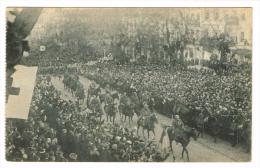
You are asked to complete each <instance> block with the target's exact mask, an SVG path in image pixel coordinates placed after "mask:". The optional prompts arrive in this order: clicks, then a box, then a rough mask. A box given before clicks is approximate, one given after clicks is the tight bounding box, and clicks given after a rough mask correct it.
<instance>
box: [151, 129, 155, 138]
mask: <svg viewBox="0 0 260 168" xmlns="http://www.w3.org/2000/svg"><path fill="white" fill-rule="evenodd" d="M152 131H153V136H154V138H155V131H154V129H153V130H152Z"/></svg>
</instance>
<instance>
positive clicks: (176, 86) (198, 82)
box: [85, 63, 251, 135]
mask: <svg viewBox="0 0 260 168" xmlns="http://www.w3.org/2000/svg"><path fill="white" fill-rule="evenodd" d="M85 72H86V77H88V78H89V79H92V80H95V81H98V83H101V84H103V85H105V84H110V85H111V86H114V87H116V88H118V89H119V90H122V91H131V90H133V89H134V90H136V91H137V93H138V96H139V98H140V100H141V101H148V102H151V101H152V103H151V104H153V103H154V104H157V105H158V106H159V104H166V103H167V102H172V104H180V105H181V106H183V105H184V106H185V109H188V111H189V112H188V113H189V115H188V116H189V117H188V118H192V117H193V115H198V114H199V113H202V114H203V115H204V116H217V117H218V119H219V120H218V121H219V123H220V125H221V127H222V129H223V131H222V133H224V134H226V135H227V134H228V133H229V132H228V131H229V130H230V129H231V128H230V127H231V121H234V122H236V123H237V124H238V125H240V124H242V125H243V124H244V123H246V122H248V121H249V120H251V75H250V73H248V71H243V70H240V71H239V72H229V73H227V74H216V73H215V72H214V71H213V70H210V69H200V70H198V69H187V70H177V69H174V70H172V69H169V68H166V67H163V66H156V65H149V66H134V65H115V64H113V63H103V64H96V65H92V66H86V71H85ZM161 107H162V106H160V107H159V108H158V110H159V111H158V112H161V113H164V114H166V115H169V116H171V115H172V114H169V113H175V114H176V113H178V114H180V115H182V114H181V113H182V112H183V111H184V110H182V109H184V108H182V109H181V108H176V107H170V109H168V110H167V109H163V108H161ZM173 108H174V109H173Z"/></svg>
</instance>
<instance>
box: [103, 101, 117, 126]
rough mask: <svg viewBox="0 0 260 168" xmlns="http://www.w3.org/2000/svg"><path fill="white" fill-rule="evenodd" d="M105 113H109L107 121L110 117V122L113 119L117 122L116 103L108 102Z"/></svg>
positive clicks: (113, 121)
mask: <svg viewBox="0 0 260 168" xmlns="http://www.w3.org/2000/svg"><path fill="white" fill-rule="evenodd" d="M104 110H105V113H106V115H107V121H108V118H109V120H110V122H111V121H112V123H113V124H114V123H115V118H116V113H117V108H116V105H114V104H106V105H105V107H104Z"/></svg>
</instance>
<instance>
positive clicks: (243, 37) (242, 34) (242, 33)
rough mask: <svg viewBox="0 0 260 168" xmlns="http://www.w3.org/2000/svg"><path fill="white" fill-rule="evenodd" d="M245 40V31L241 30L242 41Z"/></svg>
mask: <svg viewBox="0 0 260 168" xmlns="http://www.w3.org/2000/svg"><path fill="white" fill-rule="evenodd" d="M244 40H245V33H244V32H241V34H240V41H244Z"/></svg>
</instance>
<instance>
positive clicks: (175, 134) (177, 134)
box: [160, 126, 198, 161]
mask: <svg viewBox="0 0 260 168" xmlns="http://www.w3.org/2000/svg"><path fill="white" fill-rule="evenodd" d="M166 132H167V134H168V137H169V142H170V149H171V151H172V152H173V149H172V141H175V142H177V143H180V144H181V145H182V154H181V156H182V158H183V157H184V152H186V156H187V160H188V161H189V152H188V150H187V146H188V144H189V143H190V138H191V137H192V138H193V139H194V140H195V141H196V140H197V137H198V132H197V130H196V129H195V128H191V127H188V126H185V127H184V128H173V127H171V126H167V127H164V128H163V132H162V135H161V138H160V143H161V144H162V143H163V138H164V136H165V135H166ZM173 159H174V160H175V156H174V155H173Z"/></svg>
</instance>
